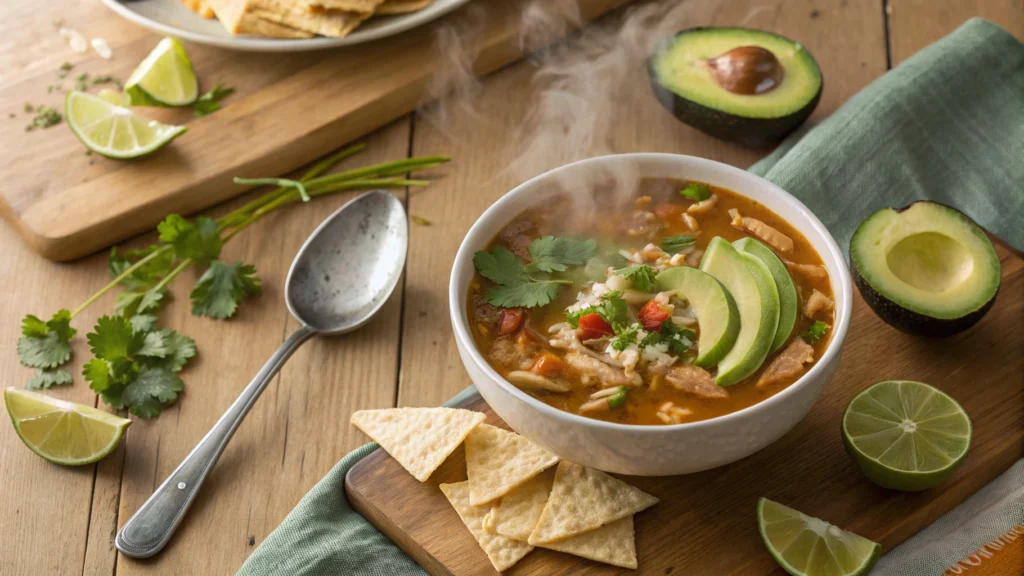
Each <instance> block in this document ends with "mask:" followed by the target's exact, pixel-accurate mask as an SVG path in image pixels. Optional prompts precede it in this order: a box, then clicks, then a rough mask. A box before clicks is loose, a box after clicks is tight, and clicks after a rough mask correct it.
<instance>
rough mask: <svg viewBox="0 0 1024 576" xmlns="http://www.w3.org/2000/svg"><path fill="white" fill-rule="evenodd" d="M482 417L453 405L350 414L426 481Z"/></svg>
mask: <svg viewBox="0 0 1024 576" xmlns="http://www.w3.org/2000/svg"><path fill="white" fill-rule="evenodd" d="M483 421H484V415H483V414H482V413H480V412H472V411H470V410H458V409H455V408H387V409H384V410H359V411H358V412H356V413H355V414H353V415H352V424H354V425H355V426H356V427H357V428H359V429H360V430H362V431H363V432H366V435H367V436H369V437H370V438H373V440H374V442H376V443H378V444H380V445H381V446H382V447H383V448H384V449H385V450H387V452H388V454H390V455H391V457H392V458H394V459H395V460H397V461H398V463H399V464H401V465H402V467H403V468H405V469H406V470H408V471H409V473H410V474H412V475H413V476H414V477H415V478H416V479H417V480H419V481H420V482H426V481H427V478H430V475H431V474H432V473H433V472H434V470H437V467H438V466H440V465H441V464H443V463H444V461H445V459H446V458H448V455H449V454H451V453H452V452H454V451H455V449H456V448H458V447H459V444H462V441H463V440H465V439H466V436H467V435H468V434H469V433H470V431H472V430H473V428H476V427H477V425H478V424H480V423H481V422H483ZM484 512H487V511H486V510H484Z"/></svg>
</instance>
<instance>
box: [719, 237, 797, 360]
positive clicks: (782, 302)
mask: <svg viewBox="0 0 1024 576" xmlns="http://www.w3.org/2000/svg"><path fill="white" fill-rule="evenodd" d="M732 245H733V246H735V247H736V249H737V250H739V251H740V252H746V253H747V254H750V255H751V256H753V257H754V258H757V259H758V260H760V261H761V262H763V263H764V265H765V266H767V267H768V271H769V272H771V273H772V279H773V280H775V288H777V289H778V291H779V327H778V328H777V329H776V330H775V339H774V340H772V347H771V350H769V351H768V353H769V354H771V353H772V352H775V351H776V350H778V349H780V348H782V347H783V346H784V345H785V344H786V341H788V340H789V335H790V334H792V333H793V326H795V325H796V315H797V304H798V303H799V298H797V295H796V284H794V283H793V277H792V276H790V275H789V270H786V265H785V264H783V263H782V260H780V259H779V257H778V256H776V255H775V252H772V249H771V248H769V247H767V246H765V245H764V243H762V242H758V241H757V240H755V239H753V238H749V237H748V238H741V239H739V240H737V241H735V242H733V243H732Z"/></svg>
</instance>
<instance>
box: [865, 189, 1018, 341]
mask: <svg viewBox="0 0 1024 576" xmlns="http://www.w3.org/2000/svg"><path fill="white" fill-rule="evenodd" d="M850 260H851V261H852V263H853V278H854V282H855V283H856V284H857V288H858V289H859V290H860V293H861V296H863V297H864V300H865V301H866V302H867V303H868V305H869V306H871V309H872V310H874V311H875V314H878V316H879V317H881V318H882V320H885V322H886V323H888V324H889V325H891V326H893V327H894V328H897V329H899V330H902V331H904V332H907V333H910V334H917V335H920V336H934V337H941V336H950V335H953V334H956V333H958V332H962V331H964V330H966V329H968V328H970V327H971V326H973V325H974V324H975V323H977V322H978V320H981V318H982V316H984V315H985V313H986V312H988V311H989V309H990V308H992V304H993V303H994V302H995V300H996V293H997V292H999V282H1000V280H1001V270H1000V265H999V256H998V255H996V250H995V248H994V247H993V246H992V242H991V241H990V240H989V239H988V237H987V236H986V235H985V232H984V231H983V230H982V229H981V228H980V227H978V225H977V224H975V223H974V221H972V220H971V219H970V218H968V217H967V215H966V214H964V213H962V212H960V211H959V210H956V209H954V208H950V207H949V206H946V205H943V204H938V203H936V202H928V201H920V202H915V203H913V204H911V205H909V206H907V207H905V208H901V209H899V210H896V209H893V208H885V209H882V210H879V211H878V212H875V213H874V214H872V215H871V216H868V218H867V219H866V220H864V222H862V223H861V225H860V226H859V227H857V231H856V232H854V234H853V238H852V239H851V240H850Z"/></svg>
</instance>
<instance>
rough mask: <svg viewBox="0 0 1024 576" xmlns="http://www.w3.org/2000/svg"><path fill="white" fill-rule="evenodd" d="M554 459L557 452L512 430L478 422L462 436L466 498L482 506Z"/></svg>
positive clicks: (502, 494)
mask: <svg viewBox="0 0 1024 576" xmlns="http://www.w3.org/2000/svg"><path fill="white" fill-rule="evenodd" d="M557 463H558V456H555V455H554V454H552V453H550V452H548V451H547V450H545V449H543V448H541V447H540V446H537V445H536V444H534V443H532V442H530V441H529V440H527V439H526V438H523V437H522V436H520V435H519V434H516V433H515V432H509V431H508V430H502V429H501V428H496V427H494V426H490V425H488V424H481V425H480V426H479V427H477V428H475V429H474V430H473V432H471V433H470V435H469V437H468V438H466V475H467V476H468V477H469V495H470V496H469V500H470V502H472V503H473V506H483V505H485V504H488V503H490V502H492V501H493V500H495V499H496V498H500V497H502V496H504V495H505V494H508V493H509V492H511V491H512V490H513V489H515V488H517V487H518V486H520V485H521V484H522V483H523V482H526V481H527V480H529V479H530V478H533V477H534V476H536V475H537V474H540V473H541V472H543V471H544V470H547V469H548V468H550V467H552V466H554V465H555V464H557Z"/></svg>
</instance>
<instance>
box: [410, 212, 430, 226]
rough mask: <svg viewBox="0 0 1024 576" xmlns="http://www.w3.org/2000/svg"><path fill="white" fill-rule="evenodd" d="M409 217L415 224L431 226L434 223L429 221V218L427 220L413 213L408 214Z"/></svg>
mask: <svg viewBox="0 0 1024 576" xmlns="http://www.w3.org/2000/svg"><path fill="white" fill-rule="evenodd" d="M409 219H410V220H412V223H413V224H416V225H417V226H433V225H434V223H433V222H431V221H430V220H427V219H426V218H424V217H423V216H417V215H415V214H410V215H409Z"/></svg>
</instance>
